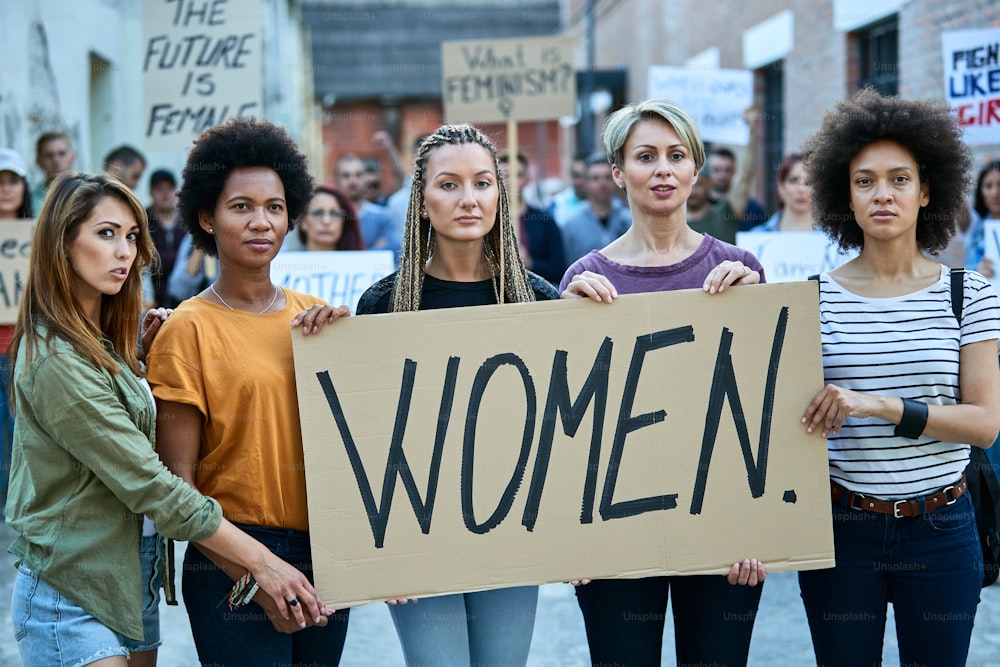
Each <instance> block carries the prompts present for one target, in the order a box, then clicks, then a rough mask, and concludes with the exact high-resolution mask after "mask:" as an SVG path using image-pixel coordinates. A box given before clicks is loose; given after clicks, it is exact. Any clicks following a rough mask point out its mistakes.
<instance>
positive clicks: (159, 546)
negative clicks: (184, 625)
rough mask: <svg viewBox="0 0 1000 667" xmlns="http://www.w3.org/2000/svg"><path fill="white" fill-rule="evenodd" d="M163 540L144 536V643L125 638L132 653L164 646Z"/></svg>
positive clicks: (140, 555) (155, 536)
mask: <svg viewBox="0 0 1000 667" xmlns="http://www.w3.org/2000/svg"><path fill="white" fill-rule="evenodd" d="M163 541H164V540H163V538H162V537H160V536H159V535H156V534H154V535H143V537H142V542H141V543H140V546H139V562H140V563H141V565H142V641H137V640H135V639H131V638H129V637H126V638H125V646H126V648H128V650H129V652H130V653H139V652H142V651H150V650H152V649H154V648H157V647H158V646H160V645H162V644H163V641H161V640H160V587H161V583H162V581H163V562H162V558H161V556H162V555H163Z"/></svg>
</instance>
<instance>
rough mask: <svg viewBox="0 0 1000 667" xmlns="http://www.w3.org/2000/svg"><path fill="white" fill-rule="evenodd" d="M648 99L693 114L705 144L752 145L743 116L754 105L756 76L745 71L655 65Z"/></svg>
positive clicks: (648, 85)
mask: <svg viewBox="0 0 1000 667" xmlns="http://www.w3.org/2000/svg"><path fill="white" fill-rule="evenodd" d="M646 95H647V97H649V98H650V99H653V98H666V99H668V100H672V101H674V102H676V103H677V104H679V105H681V107H683V108H684V110H685V111H687V112H688V113H689V114H691V117H692V118H694V120H695V122H696V123H697V124H698V129H699V131H700V132H701V138H702V140H703V141H714V142H718V143H722V144H730V145H733V146H746V145H747V144H748V143H749V142H750V128H749V127H748V126H747V124H746V121H745V120H743V114H744V113H745V112H746V110H747V109H748V108H749V107H750V105H751V104H753V73H752V72H751V71H750V70H742V69H706V68H699V69H692V68H689V67H666V66H660V65H654V66H652V67H650V68H649V76H648V82H647V87H646Z"/></svg>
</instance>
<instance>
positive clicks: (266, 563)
mask: <svg viewBox="0 0 1000 667" xmlns="http://www.w3.org/2000/svg"><path fill="white" fill-rule="evenodd" d="M201 424H202V417H201V413H200V412H199V411H198V409H197V408H195V407H194V406H191V405H185V404H182V403H173V402H170V401H157V428H156V430H157V451H158V453H159V454H160V458H161V459H162V460H163V463H164V464H165V465H166V466H167V467H168V468H169V469H170V470H171V472H173V473H174V474H175V475H177V476H178V477H180V478H181V479H183V480H184V481H185V482H187V483H188V484H190V485H191V486H196V485H195V476H196V471H197V466H198V452H199V450H200V447H201ZM194 546H195V547H196V548H197V549H198V550H199V551H201V552H202V553H203V554H205V556H206V557H207V558H208V559H209V560H211V561H212V562H213V563H215V565H216V566H217V567H218V568H219V569H220V570H222V571H223V572H225V573H226V575H227V576H229V577H230V578H232V579H233V580H234V581H235V580H236V579H239V578H240V577H241V576H243V575H244V574H245V573H246V572H247V571H248V570H249V571H250V572H252V573H253V575H254V578H255V579H257V581H258V583H259V584H260V586H261V588H262V589H263V590H264V592H265V593H267V595H261V594H260V593H258V594H257V595H255V596H254V598H253V601H254V602H255V603H256V604H258V605H259V606H260V607H261V608H263V609H264V611H265V612H266V613H267V615H268V618H270V619H271V623H272V624H273V625H274V627H275V629H276V630H278V631H279V632H285V633H290V632H295V631H296V630H299V629H301V628H304V627H307V626H309V625H326V623H327V615H329V613H332V610H329V609H325V608H324V606H323V605H322V603H321V602H320V601H319V597H318V595H317V594H316V591H315V590H314V589H313V587H312V586H311V585H310V584H309V582H308V580H307V579H306V578H305V575H303V574H302V573H301V572H299V571H298V570H296V569H295V568H293V567H292V566H291V565H290V564H288V563H286V562H285V561H283V560H281V559H280V558H278V557H277V556H275V555H274V554H272V553H271V552H270V551H269V550H268V549H267V548H266V547H264V545H262V544H260V543H259V542H257V540H255V539H253V538H252V537H250V536H249V535H247V534H246V533H244V532H243V531H241V530H240V529H239V528H237V527H236V526H234V525H232V524H231V523H229V521H227V520H226V519H223V520H222V524H221V525H220V526H219V530H217V531H216V532H215V533H214V534H213V535H212V536H210V537H209V538H208V539H205V540H202V541H201V542H198V543H197V544H195V545H194ZM293 572H294V573H295V574H297V575H298V576H299V577H301V580H298V577H296V576H295V574H293ZM283 578H291V579H292V580H294V581H296V583H297V584H298V585H297V586H296V585H284V584H282V583H280V582H281V580H282V579H283ZM275 580H277V581H275ZM303 582H304V584H305V585H302V584H303ZM292 598H295V599H298V600H300V601H301V602H302V604H301V605H297V606H293V607H289V605H288V604H286V602H285V601H286V600H290V599H292ZM303 606H305V607H306V608H307V610H308V611H309V613H308V614H307V615H304V616H303V613H302V611H301V610H302V608H303ZM289 609H291V611H292V613H291V614H289Z"/></svg>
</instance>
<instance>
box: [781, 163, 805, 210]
mask: <svg viewBox="0 0 1000 667" xmlns="http://www.w3.org/2000/svg"><path fill="white" fill-rule="evenodd" d="M778 196H780V197H781V201H782V202H783V203H784V205H785V210H787V211H791V212H792V213H795V214H796V215H810V214H811V211H810V207H811V206H812V186H811V185H809V180H808V179H807V178H806V167H805V164H803V163H802V162H801V161H799V162H796V163H795V164H793V165H792V168H791V169H789V170H788V175H787V176H786V177H785V180H784V181H783V182H781V183H778Z"/></svg>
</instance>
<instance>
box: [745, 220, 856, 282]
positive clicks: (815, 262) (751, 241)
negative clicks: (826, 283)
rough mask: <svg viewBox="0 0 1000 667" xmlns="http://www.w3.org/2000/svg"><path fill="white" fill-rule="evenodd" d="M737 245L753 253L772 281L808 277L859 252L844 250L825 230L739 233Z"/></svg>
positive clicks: (839, 263) (851, 257)
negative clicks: (845, 251)
mask: <svg viewBox="0 0 1000 667" xmlns="http://www.w3.org/2000/svg"><path fill="white" fill-rule="evenodd" d="M736 245H737V246H738V247H740V248H743V249H744V250H749V251H750V252H751V253H753V255H754V257H756V258H757V260H758V261H759V262H760V263H761V265H762V266H763V267H764V278H765V279H766V280H767V282H769V283H786V282H791V281H794V280H806V279H807V278H809V276H811V275H814V274H817V273H823V272H825V271H832V270H833V269H835V268H837V267H838V266H840V265H841V264H844V263H845V262H847V261H849V260H851V259H853V258H855V257H857V255H858V253H857V251H851V252H847V253H844V252H842V251H841V250H840V248H838V247H837V244H836V243H834V242H832V241H831V240H830V239H829V237H827V235H826V234H824V233H823V232H737V233H736Z"/></svg>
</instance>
